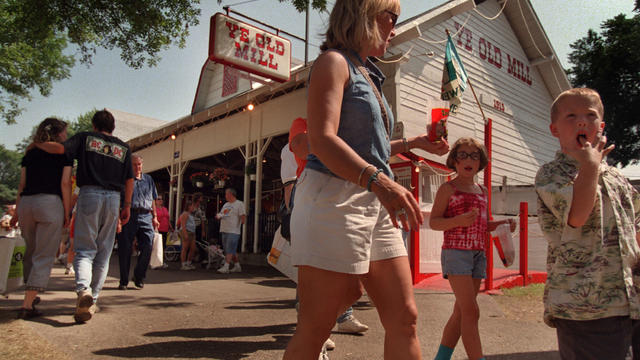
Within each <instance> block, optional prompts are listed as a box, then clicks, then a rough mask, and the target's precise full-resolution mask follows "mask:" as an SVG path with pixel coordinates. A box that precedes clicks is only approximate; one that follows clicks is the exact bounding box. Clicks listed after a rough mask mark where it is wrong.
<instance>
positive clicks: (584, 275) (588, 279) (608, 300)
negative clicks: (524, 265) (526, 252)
mask: <svg viewBox="0 0 640 360" xmlns="http://www.w3.org/2000/svg"><path fill="white" fill-rule="evenodd" d="M577 175H578V162H577V161H576V160H574V159H572V158H570V157H568V156H567V155H565V154H563V153H562V152H558V153H557V155H556V158H555V160H553V161H551V162H550V163H547V164H545V165H543V166H542V168H540V170H539V171H538V174H537V175H536V180H535V187H536V192H537V194H538V222H539V223H540V228H541V229H542V232H543V233H544V236H545V237H546V239H547V241H548V242H549V245H548V251H547V283H546V286H545V291H544V307H545V309H544V320H545V323H547V325H549V326H552V327H553V318H561V319H569V320H594V319H601V318H606V317H613V316H630V317H631V318H632V319H640V246H638V242H637V241H636V233H637V232H640V195H639V194H638V192H637V191H636V190H635V189H634V188H633V187H632V186H631V184H629V182H628V181H627V180H626V178H625V177H624V176H623V175H622V173H621V172H620V171H619V170H618V169H616V168H614V167H611V166H608V165H606V163H604V162H603V163H602V164H601V165H600V173H599V179H598V187H597V193H596V201H595V204H594V208H593V211H592V212H591V214H590V215H589V218H588V219H587V221H586V223H585V224H584V225H583V226H581V227H579V228H574V227H572V226H569V225H568V224H567V221H568V217H569V210H570V208H571V201H572V199H573V181H574V179H575V178H576V176H577Z"/></svg>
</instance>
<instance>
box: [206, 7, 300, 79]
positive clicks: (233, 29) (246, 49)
mask: <svg viewBox="0 0 640 360" xmlns="http://www.w3.org/2000/svg"><path fill="white" fill-rule="evenodd" d="M209 59H210V60H211V61H215V62H219V63H223V64H225V65H230V66H233V67H235V68H237V69H240V70H245V71H248V72H250V73H253V74H257V75H260V76H264V77H267V78H270V79H273V80H276V81H280V82H283V81H288V80H289V74H290V71H291V42H290V41H289V40H287V39H285V38H283V37H280V36H278V35H275V34H272V33H270V32H267V31H264V30H261V29H258V28H256V27H254V26H251V25H249V24H245V23H243V22H241V21H239V20H236V19H234V18H231V17H229V16H226V15H224V14H222V13H217V14H215V15H214V16H212V17H211V29H210V34H209Z"/></svg>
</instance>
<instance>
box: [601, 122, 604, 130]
mask: <svg viewBox="0 0 640 360" xmlns="http://www.w3.org/2000/svg"><path fill="white" fill-rule="evenodd" d="M600 130H602V131H604V121H602V122H601V123H600Z"/></svg>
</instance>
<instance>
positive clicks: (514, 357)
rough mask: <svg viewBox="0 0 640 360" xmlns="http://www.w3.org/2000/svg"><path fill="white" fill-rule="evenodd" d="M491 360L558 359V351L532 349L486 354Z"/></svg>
mask: <svg viewBox="0 0 640 360" xmlns="http://www.w3.org/2000/svg"><path fill="white" fill-rule="evenodd" d="M486 358H487V360H488V359H491V360H541V359H560V353H559V352H557V351H534V352H527V353H513V354H500V355H488V356H487V357H486Z"/></svg>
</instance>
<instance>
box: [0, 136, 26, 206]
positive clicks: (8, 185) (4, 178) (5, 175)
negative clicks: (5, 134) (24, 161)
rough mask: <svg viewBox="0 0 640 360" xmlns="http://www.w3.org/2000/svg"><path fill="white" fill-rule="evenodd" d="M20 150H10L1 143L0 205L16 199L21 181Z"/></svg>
mask: <svg viewBox="0 0 640 360" xmlns="http://www.w3.org/2000/svg"><path fill="white" fill-rule="evenodd" d="M21 158H22V156H21V155H20V153H19V152H17V151H13V150H9V149H7V148H5V147H4V145H1V144H0V205H2V204H10V203H13V202H14V201H15V200H16V195H17V194H18V184H19V183H20V159H21Z"/></svg>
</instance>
